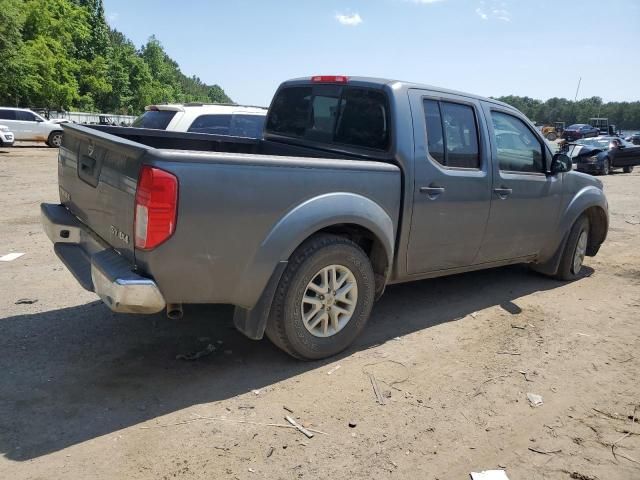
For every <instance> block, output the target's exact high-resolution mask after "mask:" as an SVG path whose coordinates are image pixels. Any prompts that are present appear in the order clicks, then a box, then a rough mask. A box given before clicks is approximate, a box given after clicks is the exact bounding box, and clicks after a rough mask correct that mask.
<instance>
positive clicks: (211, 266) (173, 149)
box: [59, 125, 401, 308]
mask: <svg viewBox="0 0 640 480" xmlns="http://www.w3.org/2000/svg"><path fill="white" fill-rule="evenodd" d="M142 130H143V129H135V128H122V127H91V128H88V127H83V126H75V125H72V126H65V139H64V145H63V147H62V148H61V149H60V158H59V185H60V192H61V194H60V198H61V203H62V205H64V207H65V208H66V209H67V210H68V211H69V212H71V214H73V215H74V216H75V217H77V218H78V219H79V220H80V222H82V224H83V225H85V226H86V227H87V229H89V230H90V231H91V232H92V233H95V234H96V235H97V236H98V237H99V238H100V240H101V241H102V242H104V243H105V244H107V245H108V246H109V247H110V248H112V249H113V250H115V251H116V252H117V253H118V254H120V256H122V257H124V258H126V259H127V261H128V262H129V263H130V265H131V268H132V269H134V270H135V271H136V272H138V273H139V274H141V275H143V276H145V277H149V278H152V279H154V280H155V282H156V283H157V285H158V287H159V289H160V291H161V292H162V294H163V296H164V298H165V300H166V302H167V303H170V302H182V303H230V304H234V305H237V306H241V307H243V308H251V307H252V306H253V305H254V304H255V302H256V301H257V299H258V297H259V295H260V293H261V292H262V290H263V289H264V287H265V285H266V283H267V281H268V279H269V277H270V275H271V274H272V272H273V270H274V268H275V267H276V265H277V264H278V263H279V262H282V261H286V260H287V258H288V257H289V255H290V254H291V253H292V249H293V248H295V247H296V246H297V245H299V244H300V242H302V241H303V240H304V238H306V236H308V235H310V234H312V233H314V231H318V230H321V229H322V228H324V227H325V226H326V225H324V224H323V222H322V219H323V215H324V212H326V214H327V215H329V214H330V213H331V212H330V211H329V210H330V209H331V205H332V204H336V205H337V204H339V205H340V211H341V212H342V213H341V218H342V219H343V221H344V223H345V224H349V223H350V222H351V221H352V219H353V218H352V217H353V216H355V215H356V214H357V213H358V214H359V213H360V212H361V211H362V208H361V207H362V205H363V204H365V203H366V204H375V205H376V206H377V208H379V210H380V211H381V212H384V215H385V216H387V217H388V219H389V220H388V222H389V223H390V224H391V225H390V226H389V228H390V230H391V231H392V232H393V231H395V228H396V225H397V222H398V215H399V209H400V201H401V179H400V170H399V168H398V167H397V166H394V165H392V164H390V163H386V162H383V161H371V160H361V159H359V160H355V159H353V158H351V159H349V158H337V157H339V156H340V154H339V153H333V154H332V157H333V158H331V157H330V156H326V157H322V158H320V152H318V151H315V152H314V153H316V154H317V156H315V157H311V156H304V157H302V156H291V155H285V153H287V152H289V153H290V152H294V151H295V152H301V151H305V152H307V151H310V150H311V149H303V148H302V147H297V146H294V147H290V146H287V145H284V144H276V143H275V142H265V141H261V140H258V141H256V140H252V139H239V138H235V137H224V136H213V135H206V134H185V133H177V132H166V131H150V130H144V131H142ZM116 134H117V135H116ZM207 146H208V147H207ZM205 150H207V151H205ZM256 151H260V152H265V151H278V153H279V154H265V153H255V152H256ZM142 165H149V166H153V167H157V168H161V169H163V170H165V171H167V172H170V173H172V174H173V175H175V176H176V177H177V178H178V181H179V198H178V215H177V222H176V229H175V233H174V234H173V236H172V237H171V238H170V239H169V240H167V241H166V242H165V243H163V244H161V245H160V246H158V247H157V248H155V249H153V250H149V251H143V250H139V249H136V248H134V241H133V238H134V232H133V229H134V216H133V215H134V204H135V193H136V183H137V179H138V174H139V171H140V168H141V166H142ZM314 205H317V207H314ZM302 206H304V207H305V208H301V207H302ZM314 208H315V214H314V213H310V212H314ZM302 211H304V212H305V213H303V214H301V215H298V213H297V212H302ZM314 215H315V216H314ZM334 220H335V219H334ZM391 243H393V239H392V240H391Z"/></svg>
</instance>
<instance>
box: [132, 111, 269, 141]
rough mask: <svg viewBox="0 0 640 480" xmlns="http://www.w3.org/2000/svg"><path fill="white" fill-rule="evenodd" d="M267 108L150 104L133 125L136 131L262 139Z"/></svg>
mask: <svg viewBox="0 0 640 480" xmlns="http://www.w3.org/2000/svg"><path fill="white" fill-rule="evenodd" d="M266 115H267V109H266V108H262V107H248V106H240V105H220V104H216V105H213V104H203V103H187V104H184V105H182V104H181V105H172V104H168V105H149V106H148V107H146V108H145V112H144V113H143V114H142V115H140V116H139V117H138V118H137V119H136V120H135V121H134V122H133V124H132V126H133V127H137V128H152V129H158V130H172V131H176V132H191V133H209V134H214V135H232V136H235V137H247V138H259V137H261V136H262V129H263V127H264V121H265V118H266Z"/></svg>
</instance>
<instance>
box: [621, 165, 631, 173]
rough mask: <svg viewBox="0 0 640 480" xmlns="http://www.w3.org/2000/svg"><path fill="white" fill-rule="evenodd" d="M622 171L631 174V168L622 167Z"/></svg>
mask: <svg viewBox="0 0 640 480" xmlns="http://www.w3.org/2000/svg"><path fill="white" fill-rule="evenodd" d="M622 171H623V172H624V173H631V172H633V166H628V167H624V168H623V169H622Z"/></svg>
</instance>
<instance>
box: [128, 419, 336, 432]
mask: <svg viewBox="0 0 640 480" xmlns="http://www.w3.org/2000/svg"><path fill="white" fill-rule="evenodd" d="M204 420H207V423H212V422H229V423H244V424H247V425H257V426H260V427H276V428H295V429H297V428H298V427H296V426H295V425H287V424H282V423H262V422H254V421H251V420H236V419H233V418H225V417H205V416H203V415H198V414H195V418H190V419H188V420H183V421H181V422H175V423H165V424H160V425H149V426H144V427H140V430H152V429H154V428H167V427H175V426H179V425H188V424H190V423H194V422H199V421H204ZM294 421H295V420H294ZM303 428H304V427H303ZM305 430H307V431H308V432H310V433H312V434H313V433H318V434H320V435H329V434H328V433H327V432H323V431H322V430H316V429H314V428H306V429H305ZM256 435H257V433H256ZM309 438H311V437H309Z"/></svg>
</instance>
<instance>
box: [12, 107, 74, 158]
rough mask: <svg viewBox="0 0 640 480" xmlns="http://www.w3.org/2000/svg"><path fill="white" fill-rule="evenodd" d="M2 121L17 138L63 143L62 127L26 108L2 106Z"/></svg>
mask: <svg viewBox="0 0 640 480" xmlns="http://www.w3.org/2000/svg"><path fill="white" fill-rule="evenodd" d="M0 123H2V124H3V125H6V126H7V127H9V129H10V130H11V131H12V132H13V134H14V137H15V140H18V141H28V142H45V143H46V144H47V145H49V146H50V147H53V148H58V147H59V146H60V145H62V127H61V126H60V125H58V124H57V123H53V122H50V121H49V120H46V119H44V118H42V117H41V116H40V115H38V114H37V113H35V112H32V111H31V110H28V109H26V108H11V107H0Z"/></svg>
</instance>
